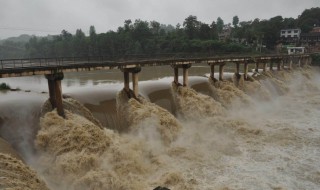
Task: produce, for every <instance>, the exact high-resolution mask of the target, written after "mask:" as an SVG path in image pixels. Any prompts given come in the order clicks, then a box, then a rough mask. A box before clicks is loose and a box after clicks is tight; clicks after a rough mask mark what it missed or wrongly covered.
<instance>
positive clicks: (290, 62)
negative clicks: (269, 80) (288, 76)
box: [288, 58, 293, 70]
mask: <svg viewBox="0 0 320 190" xmlns="http://www.w3.org/2000/svg"><path fill="white" fill-rule="evenodd" d="M292 62H293V60H292V58H290V59H289V65H288V68H289V70H291V69H292Z"/></svg>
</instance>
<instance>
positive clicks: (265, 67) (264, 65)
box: [262, 62, 267, 72]
mask: <svg viewBox="0 0 320 190" xmlns="http://www.w3.org/2000/svg"><path fill="white" fill-rule="evenodd" d="M262 65H263V71H264V72H266V71H267V63H266V62H264V63H263V64H262Z"/></svg>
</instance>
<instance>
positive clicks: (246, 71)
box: [243, 62, 249, 80]
mask: <svg viewBox="0 0 320 190" xmlns="http://www.w3.org/2000/svg"><path fill="white" fill-rule="evenodd" d="M248 68H249V67H248V63H247V62H245V63H244V68H243V71H244V79H245V80H247V79H248Z"/></svg>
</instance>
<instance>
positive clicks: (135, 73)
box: [121, 67, 141, 98]
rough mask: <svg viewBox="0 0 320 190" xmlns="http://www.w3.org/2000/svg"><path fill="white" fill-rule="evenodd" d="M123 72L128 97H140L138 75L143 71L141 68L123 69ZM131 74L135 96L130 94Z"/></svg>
mask: <svg viewBox="0 0 320 190" xmlns="http://www.w3.org/2000/svg"><path fill="white" fill-rule="evenodd" d="M121 71H122V72H123V78H124V90H125V91H126V92H127V94H128V97H129V98H132V96H133V97H134V98H136V97H138V95H139V89H138V82H139V79H138V73H139V72H140V71H141V67H134V68H122V69H121ZM130 73H131V74H132V91H133V94H132V93H131V92H130V86H129V83H130V76H129V75H130Z"/></svg>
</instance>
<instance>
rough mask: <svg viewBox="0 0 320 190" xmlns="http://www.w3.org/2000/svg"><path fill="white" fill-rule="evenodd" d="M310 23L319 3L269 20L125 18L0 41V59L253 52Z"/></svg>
mask: <svg viewBox="0 0 320 190" xmlns="http://www.w3.org/2000/svg"><path fill="white" fill-rule="evenodd" d="M314 25H318V26H320V8H312V9H307V10H305V11H304V12H303V13H302V14H301V15H300V16H299V17H298V18H297V19H294V18H283V17H282V16H276V17H273V18H271V19H269V20H259V19H254V20H253V21H241V22H240V21H239V18H238V16H234V17H233V21H232V23H229V24H225V23H224V21H223V20H222V19H221V18H220V17H219V18H218V19H217V20H215V21H213V22H212V23H210V24H207V23H204V22H201V21H199V20H197V17H196V16H192V15H190V16H189V17H187V18H186V19H185V20H184V21H183V23H182V25H180V24H177V25H176V26H171V25H163V24H160V23H159V22H157V21H151V22H148V21H142V20H139V19H138V20H135V21H134V22H132V21H131V20H126V21H125V22H124V25H123V26H121V27H119V28H118V29H117V31H108V32H106V33H100V34H97V33H96V31H95V27H94V26H91V27H90V30H89V35H87V36H86V35H85V33H84V32H83V31H82V30H81V29H78V30H77V31H76V33H75V34H71V33H69V32H68V31H66V30H63V31H62V32H61V34H60V35H56V36H50V37H41V38H40V37H36V36H34V37H32V38H31V39H30V40H29V41H28V43H26V44H25V45H24V46H23V47H21V44H18V45H17V44H16V45H15V44H14V43H17V42H14V43H13V44H10V45H9V46H8V45H2V46H1V44H0V50H1V54H0V58H12V57H14V56H17V55H20V56H21V57H73V56H74V57H77V56H80V57H82V56H122V55H132V54H134V55H136V54H148V55H154V54H176V53H206V54H211V55H216V54H225V53H252V52H253V53H254V52H255V51H257V50H259V51H264V52H270V51H274V47H275V45H276V44H277V43H278V41H279V36H280V30H281V29H285V28H301V29H302V31H303V32H309V31H310V30H312V28H313V26H314ZM228 32H229V33H228ZM224 33H227V34H228V35H227V38H225V39H224V40H221V39H220V40H219V34H220V38H221V37H222V35H221V34H224ZM2 44H3V43H2ZM6 46H7V47H10V48H11V49H10V51H3V49H6ZM14 47H15V48H14ZM261 47H263V48H261ZM22 50H23V51H22ZM4 52H5V53H4ZM10 52H11V53H10ZM12 52H16V53H12ZM17 52H18V53H17ZM15 58H16V57H15Z"/></svg>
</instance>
